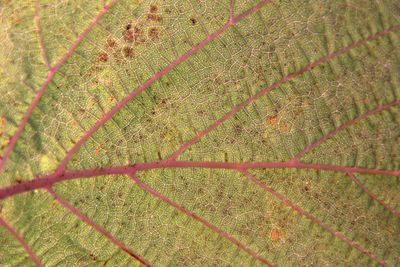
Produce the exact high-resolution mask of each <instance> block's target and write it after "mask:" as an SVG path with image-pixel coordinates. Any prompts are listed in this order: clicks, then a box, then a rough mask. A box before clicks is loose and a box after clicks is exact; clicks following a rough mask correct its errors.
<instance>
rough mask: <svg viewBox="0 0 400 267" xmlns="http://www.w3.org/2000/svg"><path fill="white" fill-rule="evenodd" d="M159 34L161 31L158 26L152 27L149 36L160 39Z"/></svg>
mask: <svg viewBox="0 0 400 267" xmlns="http://www.w3.org/2000/svg"><path fill="white" fill-rule="evenodd" d="M159 35H160V32H159V31H158V29H157V28H151V29H150V30H149V37H150V39H152V40H156V39H158V37H159Z"/></svg>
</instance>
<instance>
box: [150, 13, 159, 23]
mask: <svg viewBox="0 0 400 267" xmlns="http://www.w3.org/2000/svg"><path fill="white" fill-rule="evenodd" d="M147 20H151V21H157V22H159V21H162V17H161V16H159V15H156V14H152V13H150V14H147Z"/></svg>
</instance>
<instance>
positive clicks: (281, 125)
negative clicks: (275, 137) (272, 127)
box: [279, 121, 289, 133]
mask: <svg viewBox="0 0 400 267" xmlns="http://www.w3.org/2000/svg"><path fill="white" fill-rule="evenodd" d="M279 130H280V131H281V132H284V133H286V132H288V131H289V127H288V126H287V124H286V123H285V122H283V121H281V122H280V123H279Z"/></svg>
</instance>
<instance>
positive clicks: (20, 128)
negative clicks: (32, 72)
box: [0, 0, 118, 171]
mask: <svg viewBox="0 0 400 267" xmlns="http://www.w3.org/2000/svg"><path fill="white" fill-rule="evenodd" d="M117 1H118V0H113V1H111V2H110V4H109V5H106V6H104V8H103V9H102V10H101V11H100V13H99V14H98V15H97V16H96V17H95V18H94V19H93V21H92V23H91V24H90V25H89V26H88V27H87V28H86V29H85V30H84V31H83V32H82V33H81V34H80V35H79V36H78V38H77V39H76V40H75V42H74V44H73V45H72V46H71V47H70V48H69V49H68V50H67V52H66V53H65V54H64V56H63V57H62V58H61V60H60V61H59V62H58V63H57V64H56V65H55V66H54V68H52V69H50V70H49V73H48V75H47V78H46V80H45V81H44V83H43V85H42V86H41V87H40V89H39V91H38V92H37V93H36V95H35V97H34V98H33V100H32V102H31V104H30V105H29V108H28V109H27V111H26V112H25V114H24V116H23V117H22V120H21V122H20V124H19V125H18V128H17V131H16V132H15V134H14V135H13V136H12V138H11V140H10V143H9V145H8V147H7V149H6V151H5V153H4V155H3V157H2V158H1V161H0V171H1V170H2V169H3V168H4V165H5V162H6V161H7V159H8V157H9V156H10V154H11V152H12V151H13V149H14V146H15V144H16V143H17V141H18V139H19V137H20V136H21V134H22V131H23V130H24V127H25V125H26V124H27V123H28V120H29V118H30V117H31V115H32V113H33V111H34V109H35V108H36V106H37V104H38V103H39V101H40V98H41V97H42V95H43V94H44V92H45V91H46V89H47V87H48V86H49V84H50V82H51V81H52V80H53V77H54V75H55V74H56V73H57V72H58V70H59V69H60V68H61V66H62V65H63V64H64V63H65V62H66V61H67V59H68V58H69V57H70V56H71V54H72V52H74V50H75V49H76V48H77V47H78V46H79V44H80V43H81V42H82V41H83V39H84V38H85V37H86V36H87V35H88V33H89V32H90V31H91V30H92V29H93V28H94V26H96V25H97V24H98V22H99V20H100V19H101V18H102V17H103V16H104V15H105V14H106V13H107V12H108V11H109V9H110V8H111V7H112V6H113V5H114V4H115V3H116V2H117ZM41 38H42V37H41Z"/></svg>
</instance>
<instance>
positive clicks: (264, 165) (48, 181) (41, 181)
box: [0, 161, 400, 199]
mask: <svg viewBox="0 0 400 267" xmlns="http://www.w3.org/2000/svg"><path fill="white" fill-rule="evenodd" d="M161 168H209V169H232V170H243V169H258V168H260V169H274V168H281V169H284V168H290V169H315V170H324V171H336V172H344V173H348V172H351V173H354V172H358V173H369V174H382V175H392V176H400V170H398V171H388V170H380V169H366V168H359V167H344V166H336V165H322V164H308V163H301V162H295V161H287V162H245V163H230V162H209V161H160V162H150V163H138V164H134V165H127V166H117V167H115V166H114V167H108V168H97V169H88V170H79V171H66V172H64V173H61V174H60V173H56V172H55V173H53V174H49V175H45V176H40V177H36V178H34V179H33V180H30V181H26V182H22V183H19V184H15V185H11V186H9V187H4V188H1V189H0V199H3V198H7V197H10V196H13V195H15V194H19V193H23V192H27V191H32V190H34V189H39V188H45V187H48V186H51V185H53V184H54V183H58V182H62V181H66V180H72V179H78V178H84V177H95V176H101V175H110V174H129V173H133V172H136V171H142V170H150V169H161Z"/></svg>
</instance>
